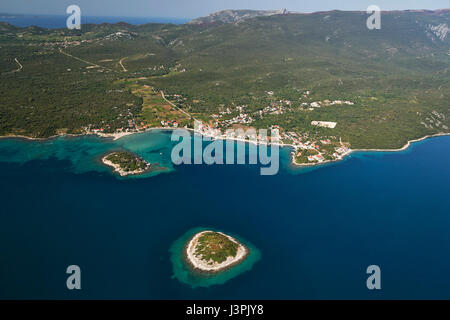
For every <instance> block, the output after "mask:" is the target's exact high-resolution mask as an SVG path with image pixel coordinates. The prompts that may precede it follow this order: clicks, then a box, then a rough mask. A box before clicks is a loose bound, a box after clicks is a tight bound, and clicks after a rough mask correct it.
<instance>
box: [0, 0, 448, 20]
mask: <svg viewBox="0 0 450 320" xmlns="http://www.w3.org/2000/svg"><path fill="white" fill-rule="evenodd" d="M71 4H76V5H78V6H79V7H80V8H81V13H82V15H86V16H122V17H166V18H167V17H172V18H196V17H201V16H205V15H208V14H210V13H212V12H216V11H219V10H224V9H267V10H268V9H272V10H273V9H281V8H286V9H287V10H289V11H299V12H315V11H327V10H334V9H338V10H361V11H365V10H366V9H367V7H368V6H369V5H378V6H379V7H380V8H381V10H406V9H430V10H433V9H449V8H450V1H449V0H1V1H0V12H3V13H23V14H61V15H65V14H66V8H67V7H68V6H69V5H71Z"/></svg>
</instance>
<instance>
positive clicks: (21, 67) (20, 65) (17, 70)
mask: <svg viewBox="0 0 450 320" xmlns="http://www.w3.org/2000/svg"><path fill="white" fill-rule="evenodd" d="M14 61H15V62H16V63H17V64H18V65H19V68H18V69H16V70H12V71H8V72H3V73H2V75H4V74H10V73H14V72H19V71H20V70H22V69H23V65H22V64H21V63H20V62H19V60H18V59H17V58H14Z"/></svg>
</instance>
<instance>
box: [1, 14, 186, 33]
mask: <svg viewBox="0 0 450 320" xmlns="http://www.w3.org/2000/svg"><path fill="white" fill-rule="evenodd" d="M68 17H69V15H28V14H26V15H10V16H5V15H4V16H2V14H0V21H5V22H8V23H10V24H12V25H14V26H17V27H29V26H38V27H42V28H49V29H56V28H66V20H67V18H68ZM189 20H190V19H183V18H164V17H162V18H161V17H107V16H106V17H105V16H101V17H100V16H84V15H82V16H81V24H88V23H94V24H101V23H117V22H126V23H129V24H146V23H173V24H183V23H186V22H188V21H189Z"/></svg>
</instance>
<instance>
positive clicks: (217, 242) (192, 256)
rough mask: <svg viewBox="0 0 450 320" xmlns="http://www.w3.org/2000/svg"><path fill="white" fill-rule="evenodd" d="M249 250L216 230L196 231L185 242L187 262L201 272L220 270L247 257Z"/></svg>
mask: <svg viewBox="0 0 450 320" xmlns="http://www.w3.org/2000/svg"><path fill="white" fill-rule="evenodd" d="M248 253H249V250H248V248H247V247H245V246H244V245H243V244H242V243H240V242H239V241H237V240H236V239H235V238H233V237H231V236H229V235H226V234H224V233H222V232H216V231H210V230H206V231H202V232H199V233H196V234H195V235H194V236H193V237H192V238H191V239H190V240H189V242H187V244H186V259H187V262H188V263H189V264H190V265H191V266H192V267H193V268H194V269H198V270H200V271H203V272H220V271H223V270H225V269H228V268H230V267H231V266H233V265H236V264H238V263H240V262H242V261H243V260H245V259H246V258H247V255H248Z"/></svg>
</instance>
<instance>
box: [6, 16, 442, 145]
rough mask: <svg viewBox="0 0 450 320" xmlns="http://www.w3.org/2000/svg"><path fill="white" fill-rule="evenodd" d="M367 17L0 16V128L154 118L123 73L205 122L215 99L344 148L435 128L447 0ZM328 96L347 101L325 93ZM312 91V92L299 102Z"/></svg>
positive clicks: (56, 128)
mask: <svg viewBox="0 0 450 320" xmlns="http://www.w3.org/2000/svg"><path fill="white" fill-rule="evenodd" d="M367 17H368V15H367V14H366V13H363V12H340V11H333V12H323V13H315V14H279V15H272V16H262V17H255V18H252V19H248V20H244V21H239V23H219V22H218V23H207V24H206V23H205V24H201V23H200V24H184V25H172V24H147V25H139V26H132V25H128V24H125V23H119V24H101V25H83V26H82V29H81V30H75V31H74V30H72V31H71V30H67V29H57V30H55V29H43V28H38V27H28V28H18V27H14V26H11V25H9V24H6V23H0V46H1V51H0V74H1V75H0V77H1V84H0V94H1V100H0V135H12V134H15V135H27V136H33V137H48V136H51V135H55V134H61V133H82V132H85V131H86V130H89V129H102V132H115V131H116V130H118V129H120V130H124V129H125V128H132V127H133V126H132V125H131V124H130V123H131V122H130V121H131V120H132V121H133V123H135V122H134V121H135V120H143V121H144V122H146V123H150V124H155V123H158V121H159V118H158V119H153V120H154V121H152V119H148V117H149V115H151V114H153V113H151V112H149V110H148V109H147V110H146V113H145V115H143V110H142V109H143V105H142V104H143V98H142V97H141V96H139V95H136V94H133V92H135V91H136V90H134V91H133V90H132V89H131V88H130V82H132V83H134V84H135V85H141V86H145V85H146V86H149V87H151V88H154V90H155V92H159V91H160V90H163V91H164V92H165V93H166V95H167V97H168V98H169V99H171V100H172V101H173V102H175V103H176V105H177V106H178V107H180V108H181V109H182V110H185V111H186V112H189V113H190V114H192V115H194V116H195V117H197V118H199V119H202V120H205V121H212V119H213V118H212V117H211V116H212V115H213V114H217V113H218V112H223V111H225V110H226V109H227V108H228V109H230V110H231V112H230V113H227V115H224V118H223V119H232V118H233V117H235V116H237V115H239V114H240V113H246V114H248V115H250V116H251V117H252V122H251V123H250V124H248V125H250V126H253V127H256V128H268V127H270V126H272V125H274V124H277V125H279V126H280V127H281V128H282V130H284V131H293V132H296V133H298V134H304V133H307V134H308V135H310V136H317V137H330V136H334V137H339V138H341V139H342V140H343V141H345V142H349V143H350V145H351V147H352V148H396V147H401V146H402V145H404V144H405V143H406V141H407V140H409V139H414V138H419V137H421V136H424V135H427V134H434V133H439V132H449V130H448V128H449V127H450V120H449V119H450V106H449V101H450V99H449V98H450V73H449V68H450V32H449V29H448V24H449V21H450V11H434V12H432V11H420V12H414V11H405V12H400V11H399V12H386V13H383V14H382V25H381V29H380V30H369V29H367V27H366V19H367ZM16 60H17V61H16ZM122 80H127V81H122ZM306 92H308V93H307V94H305V93H306ZM174 95H176V96H174ZM175 97H176V98H175ZM336 100H338V101H350V102H351V104H341V103H338V104H331V103H328V102H327V101H336ZM283 101H289V104H286V103H285V104H283V103H284V102H283ZM314 102H321V103H322V104H321V106H320V107H314V108H310V107H309V106H310V105H311V103H314ZM240 106H242V107H243V108H241V109H239V111H237V107H240ZM281 106H282V107H283V108H282V112H265V113H264V116H261V114H262V113H261V112H263V110H264V108H267V107H272V108H280V107H281ZM160 109H161V107H160V106H159V109H158V110H160ZM242 110H244V111H242ZM280 110H281V109H280ZM160 113H161V112H159V114H160ZM155 114H157V112H155ZM156 120H158V121H156ZM313 120H321V121H332V122H336V123H337V125H336V127H335V128H334V129H330V128H322V127H315V126H312V125H311V121H313Z"/></svg>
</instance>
